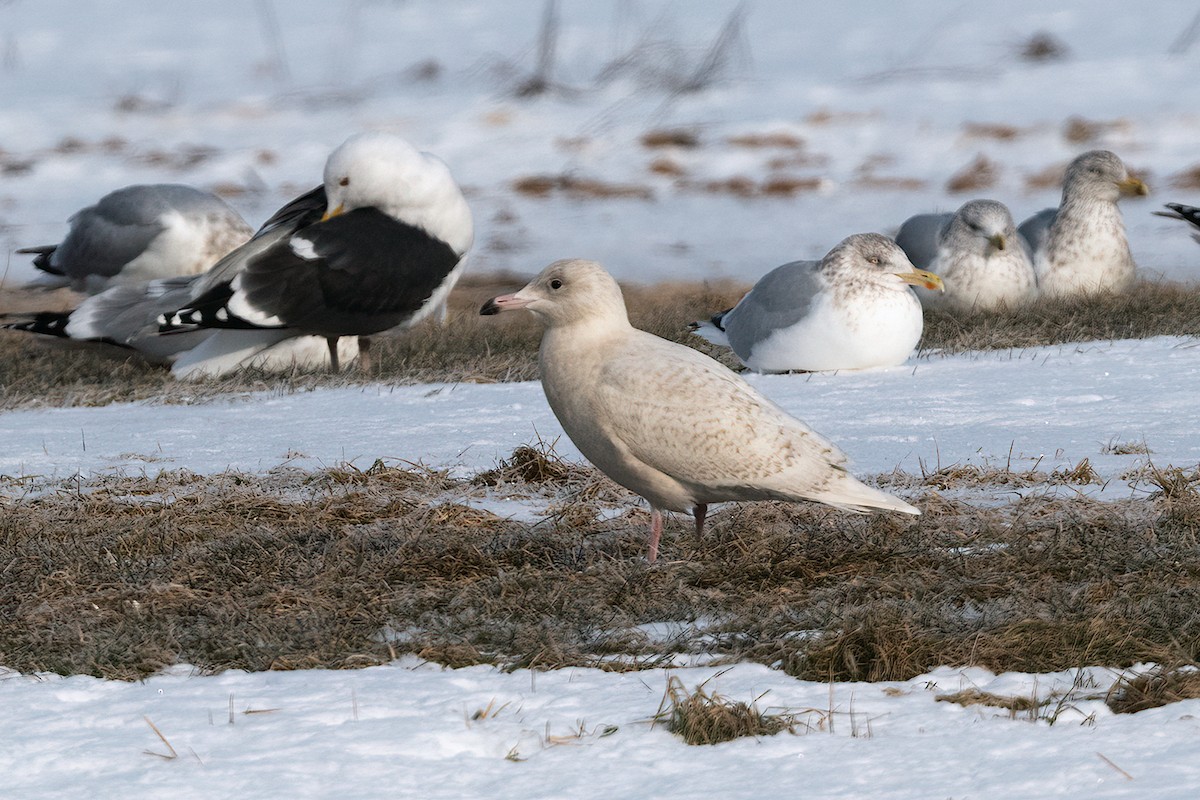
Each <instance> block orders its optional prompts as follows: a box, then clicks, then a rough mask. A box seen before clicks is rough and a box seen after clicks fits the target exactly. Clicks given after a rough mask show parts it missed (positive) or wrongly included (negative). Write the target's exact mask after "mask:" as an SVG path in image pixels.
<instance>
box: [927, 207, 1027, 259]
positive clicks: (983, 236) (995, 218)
mask: <svg viewBox="0 0 1200 800" xmlns="http://www.w3.org/2000/svg"><path fill="white" fill-rule="evenodd" d="M1016 241H1017V227H1016V223H1014V222H1013V218H1012V213H1011V212H1009V210H1008V207H1007V206H1006V205H1004V204H1003V203H998V202H996V201H995V200H971V201H970V202H968V203H966V204H964V205H963V207H962V208H960V209H959V210H958V211H956V212H955V213H954V217H953V218H952V219H951V220H950V223H949V224H948V225H946V227H945V229H944V230H943V231H942V236H941V244H942V246H943V247H951V248H953V249H955V250H966V251H968V252H976V253H981V254H982V255H984V256H989V257H990V256H992V255H994V254H996V253H998V252H1003V251H1005V250H1007V249H1008V248H1010V247H1013V246H1016V244H1015V243H1016Z"/></svg>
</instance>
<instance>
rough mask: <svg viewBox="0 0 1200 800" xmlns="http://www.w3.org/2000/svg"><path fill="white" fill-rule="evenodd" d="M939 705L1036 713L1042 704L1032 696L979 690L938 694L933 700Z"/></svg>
mask: <svg viewBox="0 0 1200 800" xmlns="http://www.w3.org/2000/svg"><path fill="white" fill-rule="evenodd" d="M933 699H934V700H936V701H938V702H939V703H954V704H956V705H960V706H991V707H993V708H1003V709H1007V710H1008V711H1010V712H1012V713H1014V714H1015V713H1017V712H1018V711H1026V712H1028V711H1036V710H1037V709H1038V708H1039V707H1040V706H1041V705H1042V704H1041V702H1040V701H1039V700H1038V699H1037V698H1036V697H1033V696H1027V697H1019V696H1006V695H999V694H993V693H992V692H984V691H981V690H979V689H964V690H963V691H961V692H953V693H951V694H939V695H937V696H936V697H934V698H933Z"/></svg>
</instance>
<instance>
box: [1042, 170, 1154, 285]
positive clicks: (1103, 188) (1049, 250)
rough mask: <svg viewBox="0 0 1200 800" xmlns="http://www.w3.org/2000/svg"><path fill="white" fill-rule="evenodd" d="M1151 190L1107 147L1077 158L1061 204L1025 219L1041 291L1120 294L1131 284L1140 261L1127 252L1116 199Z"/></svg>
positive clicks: (1069, 174) (1143, 193)
mask: <svg viewBox="0 0 1200 800" xmlns="http://www.w3.org/2000/svg"><path fill="white" fill-rule="evenodd" d="M1145 194H1149V189H1147V188H1146V184H1145V183H1143V182H1142V181H1140V180H1138V179H1137V178H1134V177H1131V176H1130V175H1129V171H1128V170H1127V169H1126V168H1125V164H1124V163H1122V161H1121V159H1120V158H1118V157H1117V156H1116V155H1115V154H1114V153H1111V152H1109V151H1108V150H1091V151H1089V152H1087V153H1084V154H1083V155H1081V156H1079V157H1078V158H1076V159H1075V160H1074V161H1072V162H1071V164H1070V166H1068V167H1067V173H1066V175H1065V176H1064V177H1063V191H1062V202H1061V203H1060V205H1059V207H1058V208H1057V209H1054V208H1048V209H1045V210H1043V211H1040V212H1038V213H1037V214H1035V215H1033V216H1032V217H1030V218H1029V219H1027V220H1025V221H1024V222H1022V223H1021V227H1020V228H1019V229H1018V230H1019V231H1020V233H1021V235H1022V236H1024V237H1025V240H1026V241H1027V242H1028V243H1029V248H1030V250H1031V251H1032V252H1033V267H1034V271H1035V272H1036V273H1037V279H1038V292H1039V294H1042V295H1044V296H1048V297H1077V296H1083V295H1089V294H1096V293H1099V292H1119V291H1123V290H1125V289H1127V288H1129V287H1130V286H1131V285H1133V282H1134V280H1135V279H1136V275H1137V264H1136V263H1135V262H1134V260H1133V254H1132V253H1131V252H1130V251H1129V241H1128V239H1126V237H1125V223H1124V221H1123V220H1122V219H1121V210H1120V209H1119V208H1118V207H1117V200H1118V199H1120V198H1121V197H1122V196H1129V195H1145Z"/></svg>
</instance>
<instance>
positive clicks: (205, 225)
mask: <svg viewBox="0 0 1200 800" xmlns="http://www.w3.org/2000/svg"><path fill="white" fill-rule="evenodd" d="M252 232H253V230H252V229H251V228H250V226H249V225H247V224H246V221H245V220H243V219H242V218H241V216H240V215H239V214H238V213H237V212H236V211H234V210H233V209H232V208H230V207H229V206H228V205H227V204H226V203H225V201H224V200H222V199H221V198H219V197H217V196H216V195H214V194H210V193H209V192H203V191H200V190H199V189H193V188H192V187H190V186H182V185H180V184H174V183H155V184H143V185H135V186H126V187H125V188H124V189H117V190H116V191H114V192H110V193H109V194H106V195H105V196H104V197H102V198H100V201H99V202H98V203H96V204H95V205H94V206H88V207H87V208H84V209H82V210H80V211H78V212H76V213H75V214H74V215H72V216H71V219H70V229H69V230H68V231H67V235H66V236H65V237H64V238H63V240H62V242H60V243H59V244H56V245H44V246H41V247H26V248H22V249H20V250H18V251H17V252H18V253H35V254H36V258H34V260H33V265H34V266H35V267H37V268H38V269H39V270H41V271H42V275H41V276H39V278H38V279H37V280H36V281H35V283H34V284H33V285H34V286H38V287H44V288H55V289H57V288H60V287H64V286H70V287H71V288H72V289H75V290H76V291H80V292H87V293H89V294H95V293H97V292H102V291H104V290H105V289H107V288H108V287H109V286H112V285H123V284H124V285H127V284H136V283H144V282H145V281H149V280H154V279H156V278H170V277H175V276H177V275H195V274H196V273H199V272H203V271H204V270H206V269H208V268H209V267H211V266H212V265H213V264H214V263H216V261H217V259H219V258H221V257H222V256H223V255H225V254H226V253H228V252H229V251H230V250H233V249H234V248H235V247H237V246H238V245H240V244H242V243H243V242H245V241H246V240H247V239H249V238H250V234H251V233H252Z"/></svg>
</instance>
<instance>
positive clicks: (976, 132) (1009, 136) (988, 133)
mask: <svg viewBox="0 0 1200 800" xmlns="http://www.w3.org/2000/svg"><path fill="white" fill-rule="evenodd" d="M963 133H964V134H966V136H967V138H969V139H995V140H997V141H1001V142H1011V141H1013V140H1014V139H1016V138H1017V137H1019V136H1020V135H1021V134H1022V133H1023V131H1022V130H1021V129H1020V128H1018V127H1017V126H1016V125H1008V124H1005V123H1000V122H968V123H967V124H965V125H964V126H963Z"/></svg>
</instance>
